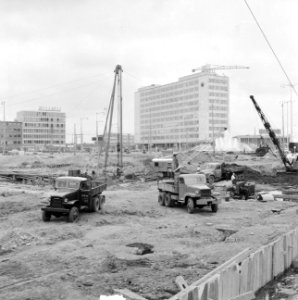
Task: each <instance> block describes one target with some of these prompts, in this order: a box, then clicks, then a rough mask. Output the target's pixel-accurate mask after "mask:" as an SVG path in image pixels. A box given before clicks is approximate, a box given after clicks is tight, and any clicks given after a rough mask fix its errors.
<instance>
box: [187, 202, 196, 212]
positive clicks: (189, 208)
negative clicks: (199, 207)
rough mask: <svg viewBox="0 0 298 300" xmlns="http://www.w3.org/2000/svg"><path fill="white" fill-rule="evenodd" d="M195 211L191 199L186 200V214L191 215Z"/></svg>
mask: <svg viewBox="0 0 298 300" xmlns="http://www.w3.org/2000/svg"><path fill="white" fill-rule="evenodd" d="M194 211H195V202H194V200H193V199H192V198H188V199H187V212H188V213H189V214H192V213H193V212H194Z"/></svg>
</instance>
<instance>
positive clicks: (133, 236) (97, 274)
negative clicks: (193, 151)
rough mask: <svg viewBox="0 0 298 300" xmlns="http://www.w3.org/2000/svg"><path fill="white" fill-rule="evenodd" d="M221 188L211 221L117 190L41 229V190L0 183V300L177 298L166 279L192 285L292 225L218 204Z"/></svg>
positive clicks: (272, 208)
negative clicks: (125, 295) (141, 246)
mask: <svg viewBox="0 0 298 300" xmlns="http://www.w3.org/2000/svg"><path fill="white" fill-rule="evenodd" d="M15 164H21V162H17V163H15ZM90 165H91V164H90ZM5 168H7V166H5ZM140 168H141V166H140ZM258 178H259V177H257V179H258ZM286 183H287V182H286ZM292 183H293V182H292ZM294 183H295V181H294ZM225 184H228V183H227V182H226V183H225V182H219V183H217V184H216V187H215V192H216V193H218V195H219V197H220V198H221V199H222V203H221V204H220V206H219V210H218V212H217V213H212V212H211V210H210V209H209V208H204V209H201V210H197V211H196V212H195V213H194V214H191V215H190V214H188V213H187V212H186V209H185V208H183V207H175V208H166V207H161V206H159V205H158V203H157V197H158V191H157V188H156V182H141V181H134V182H125V183H118V184H115V185H113V186H111V187H109V188H108V190H107V191H105V195H106V204H105V206H104V209H103V211H101V212H99V213H82V214H81V217H80V220H79V222H78V223H73V224H71V223H67V222H66V220H65V219H64V218H58V219H55V218H54V219H53V220H52V221H51V222H50V223H43V222H42V220H41V210H40V208H41V207H42V206H43V205H44V203H46V200H47V198H48V197H49V195H50V193H51V190H50V187H49V186H46V187H40V186H31V185H23V184H16V183H9V182H2V183H1V182H0V299H6V300H9V299H14V300H17V299H20V300H21V299H22V300H23V299H27V300H29V299H30V300H37V299H40V300H41V299H42V300H46V299H69V300H70V299H73V300H75V299H78V300H79V299H80V300H81V299H86V300H95V299H99V296H100V295H108V294H112V293H113V289H121V288H128V289H130V290H132V291H134V292H136V293H138V294H140V295H142V296H144V297H145V298H147V299H149V300H153V299H157V300H158V299H167V298H169V297H171V296H172V295H174V294H175V293H177V292H178V288H177V287H176V285H175V283H174V280H175V278H176V276H178V275H182V276H183V277H184V278H185V279H186V281H187V282H188V283H192V282H193V281H195V280H197V279H199V278H200V277H202V276H203V275H204V274H206V273H208V272H209V271H210V270H212V269H213V268H215V267H217V266H218V265H219V264H221V263H223V262H225V261H226V260H228V259H229V258H230V257H232V256H233V255H236V254H237V253H238V252H240V251H241V250H243V249H244V248H246V247H250V248H252V249H256V248H258V247H259V246H260V245H263V244H266V243H268V242H270V241H272V240H273V239H275V238H276V237H278V236H279V235H280V234H281V233H284V232H286V231H288V230H290V229H291V228H294V227H296V226H297V224H298V218H297V214H296V209H297V204H295V203H293V202H280V201H272V202H259V201H256V200H254V199H249V200H247V201H244V200H232V201H229V202H226V201H224V195H225V193H224V185H225ZM272 188H276V186H274V187H272V186H269V185H268V183H263V182H261V181H260V182H258V185H257V189H258V190H264V189H265V190H270V189H272ZM137 243H146V244H150V245H152V246H153V248H152V251H153V253H148V254H145V255H138V251H137V247H131V246H128V245H130V244H137Z"/></svg>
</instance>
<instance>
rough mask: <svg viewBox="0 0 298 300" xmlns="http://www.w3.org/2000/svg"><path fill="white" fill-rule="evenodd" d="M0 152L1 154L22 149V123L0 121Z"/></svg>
mask: <svg viewBox="0 0 298 300" xmlns="http://www.w3.org/2000/svg"><path fill="white" fill-rule="evenodd" d="M0 148H1V149H0V150H1V152H2V153H4V152H6V151H10V150H14V149H15V150H21V149H22V123H21V122H11V121H0Z"/></svg>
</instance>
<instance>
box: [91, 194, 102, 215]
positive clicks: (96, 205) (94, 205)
mask: <svg viewBox="0 0 298 300" xmlns="http://www.w3.org/2000/svg"><path fill="white" fill-rule="evenodd" d="M99 209H100V200H99V198H98V197H94V198H92V200H91V203H90V208H89V212H97V211H99Z"/></svg>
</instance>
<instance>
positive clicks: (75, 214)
mask: <svg viewBox="0 0 298 300" xmlns="http://www.w3.org/2000/svg"><path fill="white" fill-rule="evenodd" d="M79 216H80V212H79V209H78V208H77V207H76V206H73V207H72V208H71V209H70V212H69V214H68V222H70V223H73V222H77V221H78V220H79Z"/></svg>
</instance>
